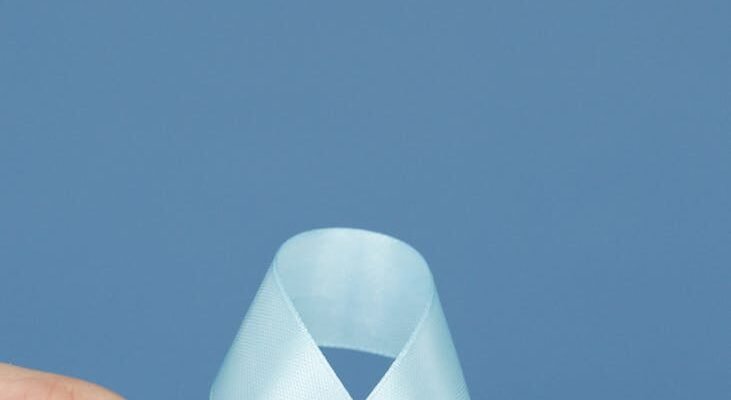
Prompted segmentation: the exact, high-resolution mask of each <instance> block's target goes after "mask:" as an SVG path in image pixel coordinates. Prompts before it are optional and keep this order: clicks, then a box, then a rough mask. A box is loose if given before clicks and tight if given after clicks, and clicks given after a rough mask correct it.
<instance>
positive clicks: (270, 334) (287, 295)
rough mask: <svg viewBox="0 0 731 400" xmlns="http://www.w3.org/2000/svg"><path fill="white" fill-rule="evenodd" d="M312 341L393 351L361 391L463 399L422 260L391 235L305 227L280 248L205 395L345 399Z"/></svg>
mask: <svg viewBox="0 0 731 400" xmlns="http://www.w3.org/2000/svg"><path fill="white" fill-rule="evenodd" d="M319 346H323V347H337V348H344V349H350V350H359V351H365V352H369V353H374V354H379V355H383V356H387V357H392V358H394V361H393V363H392V364H391V366H390V368H389V369H388V371H387V372H386V374H385V375H384V376H383V378H381V380H380V382H379V383H378V384H377V385H376V387H375V388H374V389H373V391H372V392H371V394H370V395H369V396H368V400H408V399H419V400H431V399H434V400H450V399H454V400H469V394H468V392H467V387H466V385H465V383H464V378H463V376H462V370H461V367H460V365H459V360H458V359H457V355H456V352H455V349H454V346H453V344H452V339H451V336H450V333H449V329H448V327H447V323H446V320H445V318H444V314H443V311H442V308H441V305H440V303H439V297H438V295H437V293H436V289H435V287H434V283H433V279H432V276H431V273H430V271H429V268H428V266H427V263H426V261H424V259H423V257H422V256H421V255H420V254H419V253H418V252H417V251H416V250H414V249H413V248H412V247H411V246H409V245H407V244H406V243H404V242H401V241H399V240H397V239H394V238H392V237H389V236H386V235H383V234H379V233H375V232H369V231H364V230H358V229H349V228H329V229H318V230H313V231H308V232H304V233H301V234H299V235H296V236H294V237H293V238H291V239H289V240H288V241H287V242H285V243H284V244H283V245H282V247H281V248H280V249H279V251H278V252H277V254H276V256H275V258H274V261H273V262H272V266H271V267H270V269H269V271H268V272H267V275H266V277H265V278H264V282H263V283H262V285H261V287H260V289H259V292H258V293H257V295H256V297H255V298H254V301H253V303H252V305H251V307H250V308H249V311H248V312H247V314H246V317H245V318H244V321H243V323H242V325H241V328H240V329H239V332H238V334H237V335H236V338H235V339H234V343H233V344H232V346H231V349H230V350H229V352H228V354H227V355H226V358H225V360H224V362H223V365H222V367H221V369H220V371H219V374H218V376H217V378H216V380H215V382H214V384H213V387H212V389H211V399H212V400H259V399H272V400H279V399H286V400H315V399H316V400H352V399H351V397H350V395H349V394H348V392H347V390H346V389H345V387H344V386H343V384H342V383H341V382H340V380H339V379H338V377H337V375H336V374H335V372H334V371H333V369H332V367H331V366H330V364H329V363H328V362H327V360H326V358H325V357H324V355H323V354H322V352H321V351H320V348H319Z"/></svg>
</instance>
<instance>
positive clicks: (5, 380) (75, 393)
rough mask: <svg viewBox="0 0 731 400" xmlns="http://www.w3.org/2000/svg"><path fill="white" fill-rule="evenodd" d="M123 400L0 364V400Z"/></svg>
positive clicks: (99, 389) (80, 383) (62, 378)
mask: <svg viewBox="0 0 731 400" xmlns="http://www.w3.org/2000/svg"><path fill="white" fill-rule="evenodd" d="M92 399H94V400H124V399H123V398H122V397H121V396H120V395H118V394H115V393H113V392H111V391H109V390H107V389H105V388H103V387H101V386H98V385H95V384H93V383H89V382H85V381H82V380H80V379H76V378H70V377H67V376H61V375H56V374H51V373H47V372H41V371H35V370H31V369H26V368H21V367H17V366H14V365H9V364H3V363H0V400H92Z"/></svg>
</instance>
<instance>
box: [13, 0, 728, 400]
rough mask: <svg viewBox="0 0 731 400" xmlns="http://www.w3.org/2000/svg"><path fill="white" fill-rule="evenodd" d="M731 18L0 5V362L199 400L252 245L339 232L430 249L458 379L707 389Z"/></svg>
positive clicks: (717, 386) (718, 352) (453, 8)
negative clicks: (368, 232)
mask: <svg viewBox="0 0 731 400" xmlns="http://www.w3.org/2000/svg"><path fill="white" fill-rule="evenodd" d="M730 19H731V3H730V2H728V1H725V0H719V1H669V2H668V1H611V2H610V1H607V2H586V1H553V2H546V1H515V0H505V1H501V0H496V1H451V2H434V1H424V0H422V1H412V0H407V1H394V0H390V1H368V2H353V1H334V0H330V1H322V0H315V1H279V0H273V1H246V2H244V1H211V2H185V1H143V2H136V3H133V2H102V1H15V2H10V1H3V2H0V360H2V361H6V362H7V361H9V362H13V363H18V364H21V365H25V366H30V367H35V368H39V369H45V370H51V371H55V372H59V373H64V374H69V375H74V376H79V377H83V378H86V379H89V380H92V381H96V382H99V383H101V384H103V385H107V386H109V387H111V388H113V389H115V390H118V391H120V392H121V393H123V394H124V395H126V396H128V397H129V398H131V399H177V398H180V399H203V398H207V393H208V388H209V385H210V383H211V382H212V380H213V377H214V376H215V374H216V371H217V368H218V366H219V364H220V362H221V361H222V358H223V356H224V354H225V352H226V350H227V348H228V346H229V345H230V343H231V341H232V339H233V335H234V334H235V332H236V330H237V327H238V325H239V323H240V322H241V318H242V317H243V314H244V312H245V310H246V308H247V307H248V304H249V302H250V301H251V299H252V298H253V295H254V292H255V290H256V288H257V287H258V285H259V283H260V281H261V279H262V278H263V275H264V273H265V271H266V268H267V266H268V265H269V262H270V260H271V258H272V256H273V255H274V252H275V250H276V248H277V247H278V246H279V244H280V243H281V242H282V241H283V240H285V239H286V238H288V237H289V236H291V235H293V234H295V233H297V232H299V231H303V230H307V229H310V228H315V227H323V226H353V227H360V228H367V229H372V230H378V231H382V232H385V233H388V234H391V235H394V236H397V237H399V238H401V239H403V240H405V241H407V242H409V243H411V244H412V245H414V246H415V247H416V248H418V249H419V250H421V251H422V253H423V254H424V255H425V257H426V258H427V260H428V261H429V262H430V264H431V266H432V269H433V272H434V275H435V277H436V281H437V285H438V288H439V291H440V295H441V297H442V301H443V303H444V308H445V312H446V315H447V318H448V320H449V323H450V326H451V328H452V333H453V336H454V340H455V343H456V346H457V348H458V351H459V353H460V357H461V359H462V362H463V368H464V370H465V375H466V378H467V382H468V384H469V386H470V388H471V392H472V395H473V398H474V399H526V400H528V399H561V400H566V399H612V400H615V399H625V400H630V399H643V400H644V399H663V400H671V399H728V398H729V397H730V396H731V373H730V372H729V365H731V346H729V343H730V342H729V337H730V336H731V322H729V321H731V315H730V314H731V313H730V312H729V310H731V295H730V294H729V293H731V267H730V265H731V246H729V243H731V188H730V187H729V185H730V182H731V75H730V74H729V71H730V70H731V45H730V44H729V43H730V42H729V40H730V39H729V38H730V37H731V24H729V20H730ZM341 356H342V355H337V354H336V355H333V356H332V357H333V359H334V360H335V361H334V363H335V364H336V368H337V370H338V372H340V373H342V374H343V375H346V376H350V377H351V378H348V379H350V381H351V384H352V385H353V386H352V387H353V391H354V392H358V393H367V391H368V385H372V384H373V383H374V382H375V381H376V380H377V379H378V374H379V373H382V372H383V371H382V369H383V368H385V366H386V365H387V364H386V363H383V361H382V360H361V359H360V358H358V357H353V356H349V355H345V356H342V357H341ZM364 371H369V372H367V373H366V372H364ZM374 371H375V372H374ZM356 387H357V388H356Z"/></svg>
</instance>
